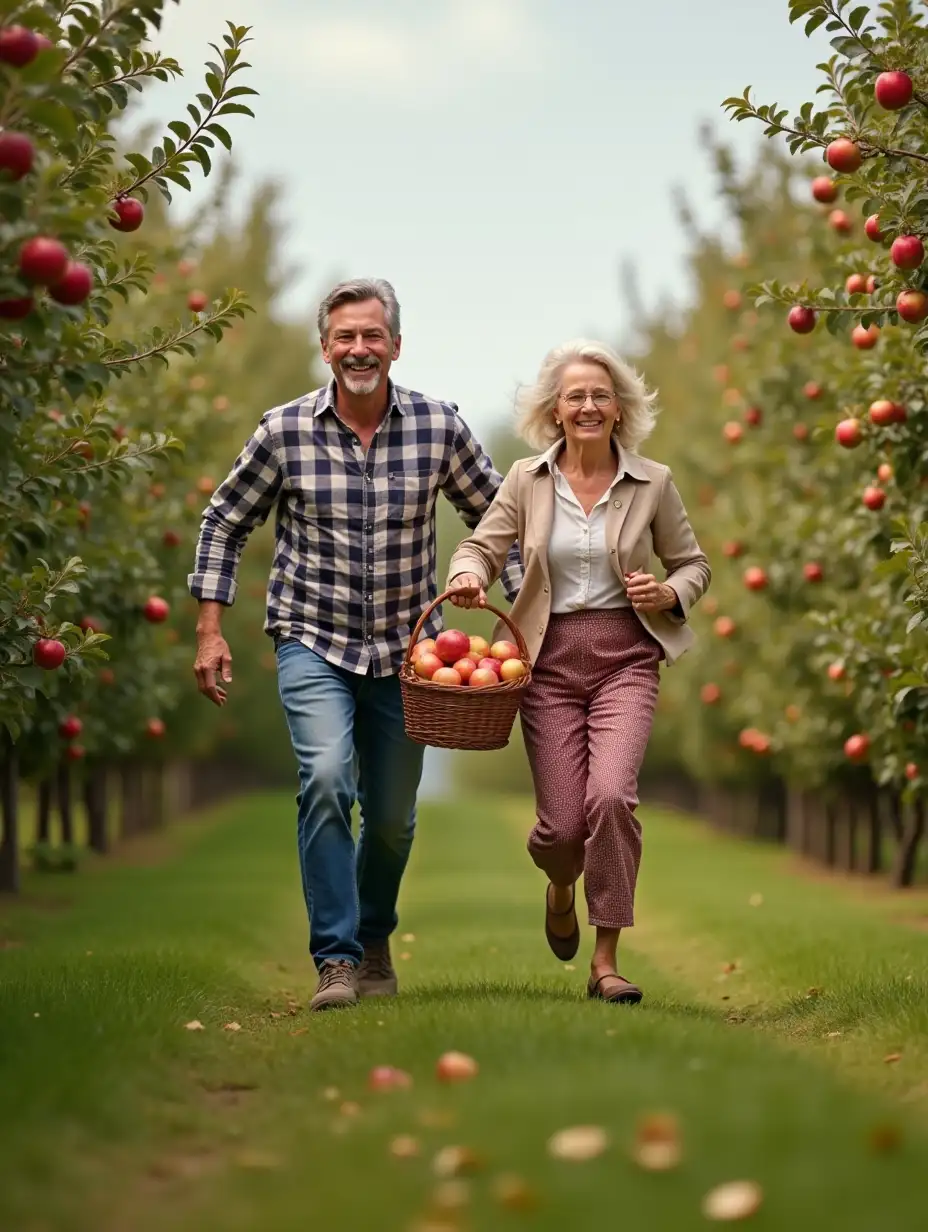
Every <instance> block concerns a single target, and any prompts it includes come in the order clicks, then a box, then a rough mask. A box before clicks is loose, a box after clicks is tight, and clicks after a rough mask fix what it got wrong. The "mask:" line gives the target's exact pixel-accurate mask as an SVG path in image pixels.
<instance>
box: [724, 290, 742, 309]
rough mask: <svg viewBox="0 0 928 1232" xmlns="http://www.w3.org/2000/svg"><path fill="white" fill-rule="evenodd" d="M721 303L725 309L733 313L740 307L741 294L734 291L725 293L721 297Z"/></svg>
mask: <svg viewBox="0 0 928 1232" xmlns="http://www.w3.org/2000/svg"><path fill="white" fill-rule="evenodd" d="M722 303H723V304H724V305H725V307H726V308H728V309H730V310H731V311H732V312H735V311H736V310H737V309H738V308H740V307H741V292H740V291H737V290H734V289H732V290H730V291H726V292H725V294H724V295H723V296H722Z"/></svg>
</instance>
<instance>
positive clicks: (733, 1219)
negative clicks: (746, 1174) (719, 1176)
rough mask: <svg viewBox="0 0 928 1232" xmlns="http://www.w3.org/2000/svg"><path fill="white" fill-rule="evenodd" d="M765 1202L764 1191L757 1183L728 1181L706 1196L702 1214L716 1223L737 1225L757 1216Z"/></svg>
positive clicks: (703, 1201) (711, 1190)
mask: <svg viewBox="0 0 928 1232" xmlns="http://www.w3.org/2000/svg"><path fill="white" fill-rule="evenodd" d="M763 1201H764V1194H763V1190H762V1189H761V1187H760V1186H759V1185H758V1184H757V1182H756V1181H727V1182H726V1183H725V1184H724V1185H717V1186H716V1188H715V1189H710V1191H709V1192H708V1193H707V1194H706V1196H705V1197H704V1198H703V1200H702V1213H703V1215H705V1217H706V1219H711V1220H713V1221H714V1222H718V1223H737V1222H738V1221H739V1220H742V1219H750V1218H751V1216H752V1215H756V1214H757V1212H758V1211H759V1210H760V1208H761V1206H762V1205H763Z"/></svg>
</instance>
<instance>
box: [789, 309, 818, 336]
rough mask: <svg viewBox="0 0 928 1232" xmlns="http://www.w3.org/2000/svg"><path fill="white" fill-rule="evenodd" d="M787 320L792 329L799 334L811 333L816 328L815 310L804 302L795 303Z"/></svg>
mask: <svg viewBox="0 0 928 1232" xmlns="http://www.w3.org/2000/svg"><path fill="white" fill-rule="evenodd" d="M786 320H787V322H788V323H789V327H790V329H791V330H793V332H794V333H797V334H811V333H812V331H813V329H815V312H814V311H813V310H812V309H811V308H804V307H803V306H802V304H794V305H793V307H792V308H790V310H789V315H788V316H787V318H786Z"/></svg>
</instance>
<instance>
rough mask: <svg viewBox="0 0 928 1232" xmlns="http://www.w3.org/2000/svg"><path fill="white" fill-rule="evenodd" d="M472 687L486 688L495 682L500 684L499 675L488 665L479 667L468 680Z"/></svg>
mask: <svg viewBox="0 0 928 1232" xmlns="http://www.w3.org/2000/svg"><path fill="white" fill-rule="evenodd" d="M467 683H468V684H469V685H470V687H471V688H472V689H486V688H489V687H492V686H493V685H495V684H499V676H497V674H496V672H491V671H490V669H489V668H488V667H478V668H477V669H476V670H475V671H473V672H471V674H470V680H468V682H467Z"/></svg>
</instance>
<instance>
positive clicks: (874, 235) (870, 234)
mask: <svg viewBox="0 0 928 1232" xmlns="http://www.w3.org/2000/svg"><path fill="white" fill-rule="evenodd" d="M864 232H865V233H866V236H867V239H868V240H873V242H874V244H878V243H879V242H880V240H881V239H882V238H883V232H882V231H881V230H880V216H879V214H871V215H870V217H869V218H868V219H867V221H866V222H865V223H864Z"/></svg>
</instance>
